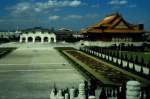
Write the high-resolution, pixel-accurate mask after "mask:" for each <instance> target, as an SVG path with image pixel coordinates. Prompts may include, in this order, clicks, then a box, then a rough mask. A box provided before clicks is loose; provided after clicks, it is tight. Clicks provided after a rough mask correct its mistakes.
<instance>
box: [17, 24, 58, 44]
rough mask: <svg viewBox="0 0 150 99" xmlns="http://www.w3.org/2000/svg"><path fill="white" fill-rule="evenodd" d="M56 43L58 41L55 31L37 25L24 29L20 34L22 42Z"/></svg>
mask: <svg viewBox="0 0 150 99" xmlns="http://www.w3.org/2000/svg"><path fill="white" fill-rule="evenodd" d="M30 42H32V43H54V42H56V35H55V33H52V32H50V30H48V29H43V28H40V27H36V28H33V29H27V30H23V31H22V33H21V35H20V43H30Z"/></svg>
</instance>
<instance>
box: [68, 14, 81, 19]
mask: <svg viewBox="0 0 150 99" xmlns="http://www.w3.org/2000/svg"><path fill="white" fill-rule="evenodd" d="M66 18H68V19H82V18H83V16H81V15H69V16H67V17H66Z"/></svg>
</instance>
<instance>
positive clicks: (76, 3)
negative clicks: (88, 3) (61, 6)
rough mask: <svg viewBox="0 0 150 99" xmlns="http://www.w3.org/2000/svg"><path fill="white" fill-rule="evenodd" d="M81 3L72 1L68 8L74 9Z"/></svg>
mask: <svg viewBox="0 0 150 99" xmlns="http://www.w3.org/2000/svg"><path fill="white" fill-rule="evenodd" d="M81 3H82V2H81V1H79V0H74V1H72V2H70V6H72V7H76V6H79V5H81Z"/></svg>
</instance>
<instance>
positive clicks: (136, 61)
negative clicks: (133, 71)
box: [135, 55, 139, 64]
mask: <svg viewBox="0 0 150 99" xmlns="http://www.w3.org/2000/svg"><path fill="white" fill-rule="evenodd" d="M138 63H139V61H138V56H137V55H136V57H135V64H138Z"/></svg>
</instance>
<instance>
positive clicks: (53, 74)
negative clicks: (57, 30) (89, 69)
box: [0, 46, 85, 99]
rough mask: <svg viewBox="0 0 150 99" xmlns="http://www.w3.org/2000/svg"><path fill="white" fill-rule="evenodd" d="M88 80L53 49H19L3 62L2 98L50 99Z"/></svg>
mask: <svg viewBox="0 0 150 99" xmlns="http://www.w3.org/2000/svg"><path fill="white" fill-rule="evenodd" d="M81 80H85V78H84V77H83V76H82V75H81V74H80V73H79V72H78V71H77V70H76V69H75V68H74V67H73V66H72V65H71V64H70V63H69V62H68V61H67V60H66V59H64V58H63V57H62V56H61V55H60V54H59V52H57V51H56V50H54V49H53V48H52V47H29V46H28V47H19V48H18V49H16V50H14V51H13V52H12V53H10V54H8V55H7V56H5V57H3V58H1V59H0V99H49V93H50V91H51V88H53V86H54V85H56V86H57V87H58V88H59V89H60V88H66V87H72V86H74V87H77V86H78V83H79V82H80V81H81Z"/></svg>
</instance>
